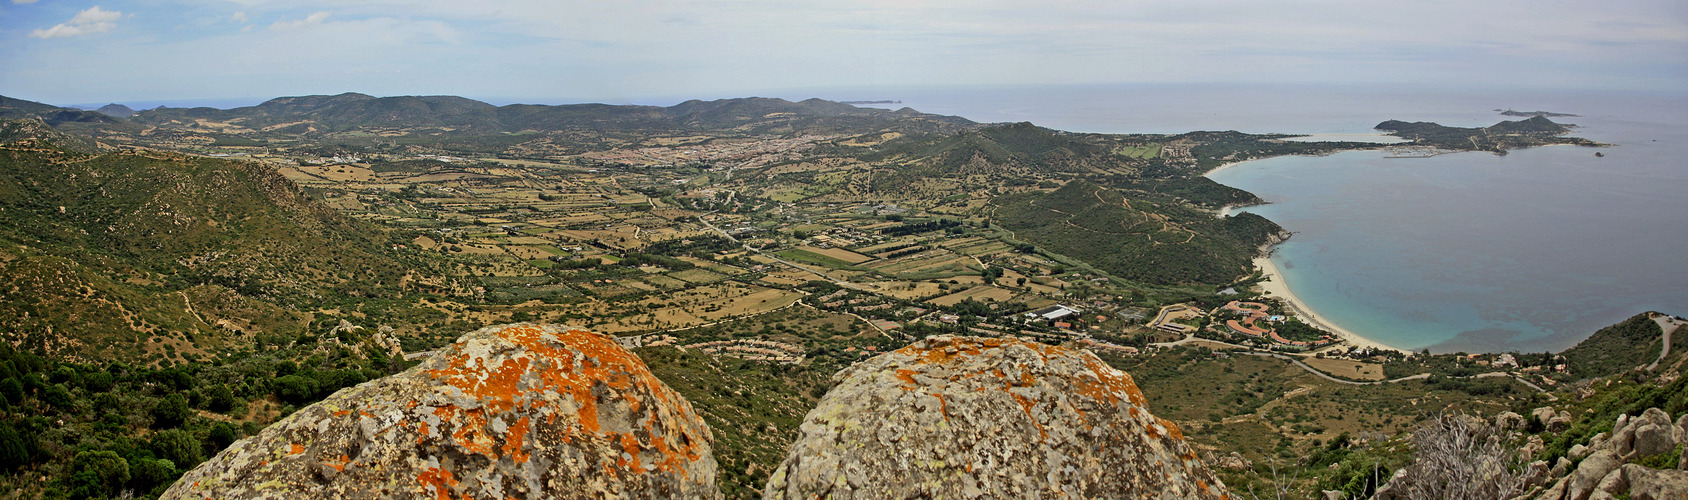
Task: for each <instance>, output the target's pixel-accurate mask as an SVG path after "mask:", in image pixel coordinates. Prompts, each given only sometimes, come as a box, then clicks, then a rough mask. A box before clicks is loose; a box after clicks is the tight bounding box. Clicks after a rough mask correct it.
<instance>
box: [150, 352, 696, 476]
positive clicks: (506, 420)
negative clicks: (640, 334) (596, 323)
mask: <svg viewBox="0 0 1688 500" xmlns="http://www.w3.org/2000/svg"><path fill="white" fill-rule="evenodd" d="M712 439H713V438H712V436H711V434H710V431H709V428H708V426H706V425H705V424H704V422H703V420H702V419H700V418H699V417H698V416H697V414H696V413H694V412H693V410H692V407H691V405H690V404H689V403H687V402H686V401H685V400H684V399H682V398H681V397H680V395H679V394H678V393H676V392H674V390H672V389H670V388H669V387H668V386H666V385H664V384H663V383H662V382H661V381H659V380H657V379H656V377H654V376H652V375H651V373H650V371H649V370H648V369H646V367H645V365H644V363H643V362H641V361H640V360H639V358H638V357H636V356H634V355H633V354H632V353H629V352H628V351H627V350H625V349H623V348H622V347H621V346H619V345H617V344H616V342H615V340H614V338H612V337H608V336H604V335H600V334H596V333H591V332H585V331H581V330H570V329H566V328H562V327H557V326H536V325H527V324H517V325H505V326H497V327H491V328H486V329H482V330H480V331H476V332H473V333H470V334H468V335H465V336H463V337H462V338H461V339H458V341H457V343H455V344H453V345H452V346H450V347H448V348H446V349H444V350H442V351H441V352H440V353H439V354H436V355H434V356H433V357H431V358H429V359H428V360H427V361H425V362H423V363H422V364H420V365H417V366H416V367H414V368H411V369H410V370H407V371H405V372H404V373H400V374H397V375H393V376H390V377H386V378H382V379H379V380H375V381H371V382H368V383H365V384H362V385H359V386H357V387H353V388H350V389H346V390H342V391H340V392H338V393H335V394H334V395H333V396H330V397H329V398H328V399H326V400H324V401H322V402H319V403H317V404H314V405H311V406H308V407H306V408H304V409H302V410H299V411H298V412H296V413H294V414H293V415H290V416H288V417H287V418H286V419H283V420H282V421H280V422H277V423H276V424H274V425H271V426H270V427H269V428H266V429H264V430H263V431H262V432H260V433H259V434H258V435H256V436H253V437H251V438H247V439H244V440H241V441H239V442H236V443H235V444H234V445H232V446H230V447H229V448H228V449H227V450H224V451H223V452H222V453H219V454H218V455H217V456H216V457H215V458H213V459H211V460H210V461H207V462H205V463H204V464H202V465H200V466H199V467H198V468H196V469H194V470H193V471H191V472H189V473H188V474H187V475H185V476H183V477H182V479H181V480H180V481H178V482H177V483H176V484H175V485H173V486H172V487H171V488H170V490H169V491H167V492H166V493H165V494H164V496H163V498H376V497H422V496H426V497H431V498H448V497H449V498H498V499H504V498H558V497H563V498H606V497H609V498H614V497H621V498H668V497H674V498H714V497H718V496H719V493H718V492H717V491H716V487H715V473H716V470H715V465H716V464H715V459H714V457H713V456H712V455H711V454H710V444H711V442H712Z"/></svg>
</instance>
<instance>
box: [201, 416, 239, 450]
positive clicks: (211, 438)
mask: <svg viewBox="0 0 1688 500" xmlns="http://www.w3.org/2000/svg"><path fill="white" fill-rule="evenodd" d="M236 439H240V434H239V433H237V432H235V430H234V426H232V425H229V423H228V422H218V423H217V425H214V426H211V432H210V433H208V434H207V435H206V436H205V442H206V444H207V445H209V447H210V452H211V453H212V454H215V453H217V452H219V451H223V448H228V447H229V445H231V444H234V441H235V440H236Z"/></svg>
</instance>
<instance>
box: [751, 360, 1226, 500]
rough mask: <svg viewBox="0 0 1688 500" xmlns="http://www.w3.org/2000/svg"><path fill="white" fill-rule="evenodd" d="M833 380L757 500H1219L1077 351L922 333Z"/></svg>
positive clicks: (1204, 474) (1176, 440)
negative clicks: (990, 499)
mask: <svg viewBox="0 0 1688 500" xmlns="http://www.w3.org/2000/svg"><path fill="white" fill-rule="evenodd" d="M834 381H836V382H837V385H836V386H835V387H833V389H832V390H831V391H829V392H827V394H826V396H825V397H823V398H822V399H821V402H820V405H819V406H818V407H817V408H815V410H814V411H811V412H809V415H808V416H807V417H806V418H805V419H804V421H803V425H802V428H801V432H802V434H801V436H799V437H798V439H797V441H796V442H794V443H792V445H791V447H790V449H789V451H788V452H787V455H786V458H785V461H784V462H783V463H782V464H781V465H780V467H779V469H778V470H776V471H774V474H773V476H772V477H771V478H769V481H768V485H767V487H766V489H765V490H764V491H763V497H764V498H769V499H776V498H794V499H795V498H803V499H809V498H938V497H942V498H979V497H994V498H1039V497H1083V498H1167V499H1172V498H1179V499H1184V498H1226V497H1227V494H1226V493H1225V487H1224V485H1223V484H1221V483H1220V482H1219V480H1218V479H1217V478H1215V477H1214V475H1213V474H1212V472H1210V471H1209V470H1208V468H1207V467H1206V466H1205V465H1203V464H1202V463H1201V461H1200V460H1198V459H1197V458H1196V454H1195V452H1194V451H1192V450H1191V448H1190V446H1189V445H1188V444H1187V443H1185V442H1184V438H1183V435H1182V434H1180V432H1179V430H1178V427H1177V426H1176V425H1173V423H1172V422H1168V421H1166V420H1164V419H1160V418H1156V417H1155V416H1153V415H1151V414H1149V409H1148V407H1147V406H1146V403H1145V401H1144V398H1143V394H1142V392H1140V391H1139V390H1138V388H1137V384H1136V383H1134V382H1133V381H1132V380H1131V377H1130V376H1129V375H1126V374H1125V373H1123V372H1120V371H1119V370H1115V369H1114V368H1112V367H1110V366H1108V365H1106V364H1104V363H1103V362H1102V360H1101V359H1098V358H1097V357H1096V356H1095V355H1094V354H1091V353H1090V352H1088V351H1084V350H1080V349H1067V348H1059V347H1050V346H1046V345H1042V344H1037V343H1031V342H1023V341H1018V340H1012V339H993V338H975V337H951V336H942V337H932V338H928V339H926V340H923V341H920V342H918V343H915V344H913V345H910V346H907V347H904V348H902V349H898V350H896V351H893V352H890V353H886V354H883V355H880V356H878V357H875V358H873V359H870V360H867V361H864V362H862V363H859V364H857V365H855V366H852V367H850V368H849V369H846V370H844V371H842V372H840V373H839V374H838V375H836V376H834Z"/></svg>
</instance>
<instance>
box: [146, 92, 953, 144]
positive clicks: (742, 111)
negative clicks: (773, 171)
mask: <svg viewBox="0 0 1688 500" xmlns="http://www.w3.org/2000/svg"><path fill="white" fill-rule="evenodd" d="M132 119H133V120H134V121H135V122H136V123H141V124H145V125H151V126H161V127H179V128H190V129H193V128H204V127H206V126H207V125H206V124H205V123H204V122H218V123H221V124H226V127H218V128H227V129H230V130H231V131H235V132H237V133H242V134H253V133H261V132H277V133H288V134H322V133H332V132H345V131H350V130H356V129H365V128H386V129H430V130H433V131H435V132H448V133H450V134H452V135H485V134H503V133H516V132H522V131H542V132H548V131H560V130H575V129H586V130H598V131H604V130H737V131H744V132H757V133H790V132H796V131H828V130H856V131H858V132H861V131H866V130H864V129H873V128H879V127H881V126H883V123H885V122H899V121H912V122H923V123H924V124H915V125H912V126H915V127H916V128H932V129H947V130H954V129H957V128H960V127H966V126H969V125H971V122H968V121H967V120H964V119H960V118H954V117H944V116H937V115H925V114H920V113H914V112H910V111H887V110H882V109H876V108H857V107H855V106H850V105H845V104H838V103H834V102H829V101H822V100H819V99H811V100H807V101H802V102H796V103H794V102H790V101H786V100H783V99H768V98H743V99H723V100H719V101H697V100H693V101H686V102H683V103H680V104H676V105H674V106H670V107H666V108H665V107H656V106H612V105H603V104H574V105H559V106H550V105H531V104H512V105H508V106H493V105H491V104H487V103H484V102H480V101H475V100H472V99H466V98H462V97H456V96H397V97H372V96H368V95H364V94H358V93H346V94H339V95H333V96H301V97H281V98H276V99H271V100H269V101H266V102H264V103H262V104H259V105H257V106H248V107H242V108H234V109H226V110H223V109H213V108H158V109H151V110H146V111H142V112H139V113H136V114H135V115H134V117H133V118H132Z"/></svg>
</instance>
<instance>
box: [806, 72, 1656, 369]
mask: <svg viewBox="0 0 1688 500" xmlns="http://www.w3.org/2000/svg"><path fill="white" fill-rule="evenodd" d="M780 97H789V98H794V99H795V98H806V97H822V98H827V99H833V100H857V101H870V100H895V101H900V102H896V103H888V104H864V106H876V107H887V108H901V107H910V108H913V109H916V110H919V111H922V112H927V113H937V114H946V115H957V116H962V117H966V118H969V119H972V120H974V121H979V122H1022V121H1024V122H1032V123H1034V124H1037V125H1041V126H1045V127H1049V128H1054V129H1059V130H1067V131H1073V132H1100V133H1179V132H1187V131H1192V130H1238V131H1242V132H1251V133H1295V134H1314V135H1321V136H1330V137H1331V138H1347V139H1356V138H1357V139H1367V138H1368V137H1369V138H1372V139H1373V140H1377V139H1375V137H1376V135H1377V132H1376V131H1375V130H1373V129H1372V127H1373V126H1375V125H1376V124H1377V123H1379V122H1382V121H1384V120H1391V119H1395V120H1405V121H1433V122H1437V123H1441V124H1443V125H1451V126H1462V127H1478V126H1487V125H1493V124H1494V123H1496V122H1499V121H1501V120H1516V119H1520V118H1516V117H1508V116H1503V115H1501V114H1500V111H1503V110H1508V109H1511V110H1517V111H1549V112H1556V113H1569V114H1575V115H1577V116H1574V117H1554V118H1552V119H1553V120H1554V121H1557V122H1560V123H1568V124H1574V125H1575V126H1576V128H1575V130H1574V131H1573V132H1572V135H1575V136H1579V137H1585V138H1588V139H1592V140H1594V141H1598V142H1602V143H1609V144H1612V146H1611V147H1605V148H1587V147H1576V146H1548V147H1539V148H1529V149H1522V150H1514V151H1512V152H1511V153H1510V154H1507V155H1495V154H1492V153H1482V152H1467V153H1455V154H1445V155H1440V156H1435V157H1430V158H1389V157H1388V156H1389V155H1388V153H1386V152H1383V151H1351V152H1344V153H1338V154H1333V155H1329V156H1320V157H1303V156H1289V157H1277V158H1269V159H1264V160H1257V161H1250V162H1245V163H1241V164H1238V165H1235V166H1232V167H1229V168H1224V169H1220V170H1217V171H1214V172H1210V173H1209V174H1208V177H1210V178H1211V179H1213V180H1215V181H1217V182H1219V183H1222V184H1225V185H1229V186H1234V187H1237V188H1241V189H1245V190H1248V191H1251V192H1253V193H1255V194H1257V195H1259V196H1260V197H1261V198H1263V199H1264V200H1266V202H1267V204H1265V205H1260V206H1255V207H1247V208H1243V209H1241V210H1246V211H1249V212H1254V213H1257V214H1260V215H1262V216H1265V217H1267V218H1269V219H1271V220H1273V221H1275V222H1277V223H1278V224H1280V225H1282V226H1283V227H1284V228H1286V229H1288V230H1289V231H1291V232H1293V233H1294V236H1293V237H1291V238H1290V239H1289V240H1288V241H1287V242H1285V243H1283V244H1281V245H1278V246H1277V247H1275V248H1274V250H1273V253H1272V257H1271V258H1272V259H1273V261H1274V263H1275V264H1276V265H1277V266H1278V267H1279V268H1280V269H1281V270H1282V272H1283V274H1284V276H1283V279H1284V280H1285V284H1286V285H1288V286H1289V288H1290V289H1291V290H1292V291H1293V292H1294V293H1295V294H1296V295H1297V296H1298V297H1300V298H1301V299H1302V301H1303V302H1305V303H1306V304H1307V305H1308V306H1309V307H1311V308H1312V309H1314V310H1316V311H1318V313H1319V314H1320V315H1321V316H1323V317H1325V318H1326V319H1327V320H1330V321H1331V322H1333V323H1336V324H1337V325H1339V326H1341V327H1343V328H1345V329H1347V330H1350V331H1353V332H1355V333H1357V334H1359V335H1361V336H1364V337H1367V338H1369V339H1371V340H1374V341H1377V342H1380V343H1383V344H1385V345H1389V346H1392V347H1397V348H1402V349H1410V350H1420V349H1429V350H1431V351H1433V352H1505V351H1519V352H1543V351H1558V350H1562V349H1564V348H1567V347H1570V346H1571V345H1574V344H1576V343H1577V342H1579V341H1581V340H1582V339H1584V338H1587V337H1588V336H1589V335H1591V334H1593V333H1594V331H1595V330H1598V329H1599V328H1601V327H1604V326H1607V325H1611V324H1614V323H1617V322H1620V321H1622V320H1624V319H1626V318H1628V317H1630V316H1633V315H1635V314H1638V313H1642V312H1646V311H1661V312H1664V313H1668V314H1673V315H1680V316H1688V91H1615V90H1554V89H1522V90H1519V89H1502V88H1463V87H1419V86H1405V85H1400V86H1388V85H1384V86H1378V85H1367V86H1358V85H1346V86H1345V85H1316V84H1309V85H1290V84H1281V85H1279V84H1274V85H1095V86H1036V87H948V88H945V87H911V88H890V87H886V88H873V89H835V90H819V91H816V90H809V91H806V93H796V92H794V93H793V94H792V95H790V96H784V95H781V96H780ZM1383 140H1386V139H1383ZM1597 152H1598V153H1601V155H1602V156H1596V155H1595V153H1597Z"/></svg>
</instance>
